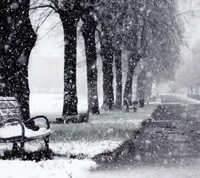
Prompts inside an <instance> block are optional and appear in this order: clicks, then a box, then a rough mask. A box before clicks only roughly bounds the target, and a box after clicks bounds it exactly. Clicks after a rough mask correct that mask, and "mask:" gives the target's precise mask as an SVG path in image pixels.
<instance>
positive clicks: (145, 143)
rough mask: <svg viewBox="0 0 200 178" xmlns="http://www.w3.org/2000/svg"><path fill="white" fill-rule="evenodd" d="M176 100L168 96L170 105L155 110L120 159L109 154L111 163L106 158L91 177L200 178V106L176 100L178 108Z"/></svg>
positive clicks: (166, 98) (167, 100) (104, 157)
mask: <svg viewBox="0 0 200 178" xmlns="http://www.w3.org/2000/svg"><path fill="white" fill-rule="evenodd" d="M173 98H174V97H168V96H165V99H164V102H165V103H168V104H163V105H161V106H159V107H158V108H157V109H156V111H155V112H154V113H153V115H152V120H151V121H150V122H147V123H146V124H145V125H144V127H143V128H142V129H141V130H140V132H139V134H138V135H137V137H136V139H135V140H133V141H132V143H131V142H129V143H127V145H124V149H122V150H120V152H118V154H119V153H120V155H117V157H116V154H113V153H112V154H110V156H112V158H113V159H111V160H112V161H110V162H105V159H106V158H109V157H108V155H106V156H105V155H103V157H101V159H99V161H100V162H101V161H102V158H103V160H104V161H103V162H101V165H102V167H101V171H97V172H94V173H93V174H91V175H90V176H89V177H90V178H108V177H111V176H112V177H116V178H124V177H133V176H134V178H135V177H136V178H137V177H138V178H145V177H148V178H159V177H164V178H165V177H166V178H179V177H183V178H186V177H187V178H188V177H190V178H196V177H197V178H198V177H200V170H199V166H200V154H199V153H200V132H199V128H200V113H199V110H200V105H199V104H193V103H192V101H189V102H185V101H184V103H183V101H178V100H176V99H175V102H179V104H177V103H174V101H173ZM171 102H173V103H172V104H170V103H171ZM127 150H129V151H130V152H127ZM109 159H110V158H109ZM113 160H114V161H113ZM108 168H109V170H108Z"/></svg>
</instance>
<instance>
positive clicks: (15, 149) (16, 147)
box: [12, 142, 19, 152]
mask: <svg viewBox="0 0 200 178" xmlns="http://www.w3.org/2000/svg"><path fill="white" fill-rule="evenodd" d="M12 151H13V152H15V151H19V146H18V144H17V142H14V143H13V147H12Z"/></svg>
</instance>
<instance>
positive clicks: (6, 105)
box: [0, 97, 51, 151]
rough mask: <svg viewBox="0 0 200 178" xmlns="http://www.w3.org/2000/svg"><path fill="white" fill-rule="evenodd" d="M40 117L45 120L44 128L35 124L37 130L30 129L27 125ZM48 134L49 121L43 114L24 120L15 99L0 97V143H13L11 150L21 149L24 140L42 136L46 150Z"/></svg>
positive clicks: (47, 147)
mask: <svg viewBox="0 0 200 178" xmlns="http://www.w3.org/2000/svg"><path fill="white" fill-rule="evenodd" d="M40 119H42V120H43V121H45V125H46V128H45V127H43V126H42V127H39V126H37V130H32V129H29V128H28V127H27V126H28V125H31V123H34V122H35V121H36V120H38V121H40ZM50 134H51V131H50V123H49V120H48V119H47V118H46V117H45V116H42V115H40V116H35V117H32V118H30V119H28V120H26V121H24V120H23V118H22V114H21V109H20V105H19V103H18V101H17V99H16V98H15V97H0V143H13V150H16V149H17V150H18V151H23V150H24V144H25V142H28V141H32V140H35V139H39V138H42V139H43V140H44V142H45V148H46V150H48V149H49V136H50Z"/></svg>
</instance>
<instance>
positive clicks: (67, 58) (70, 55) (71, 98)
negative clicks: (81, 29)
mask: <svg viewBox="0 0 200 178" xmlns="http://www.w3.org/2000/svg"><path fill="white" fill-rule="evenodd" d="M74 6H75V7H76V9H73V10H67V11H65V10H59V11H58V14H59V15H60V19H61V22H62V25H63V30H64V44H65V51H64V54H65V55H64V104H63V114H62V115H63V117H66V116H70V115H77V114H78V110H77V104H78V98H77V85H76V64H77V62H76V56H77V52H76V44H77V23H78V20H79V18H80V8H79V5H74Z"/></svg>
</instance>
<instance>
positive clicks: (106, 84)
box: [100, 24, 114, 109]
mask: <svg viewBox="0 0 200 178" xmlns="http://www.w3.org/2000/svg"><path fill="white" fill-rule="evenodd" d="M102 31H103V36H102V39H101V40H100V43H101V56H102V64H103V69H102V71H103V106H106V107H108V108H109V109H111V108H112V105H113V101H114V92H113V46H112V39H111V36H110V34H109V32H107V29H106V27H105V25H104V24H102Z"/></svg>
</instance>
